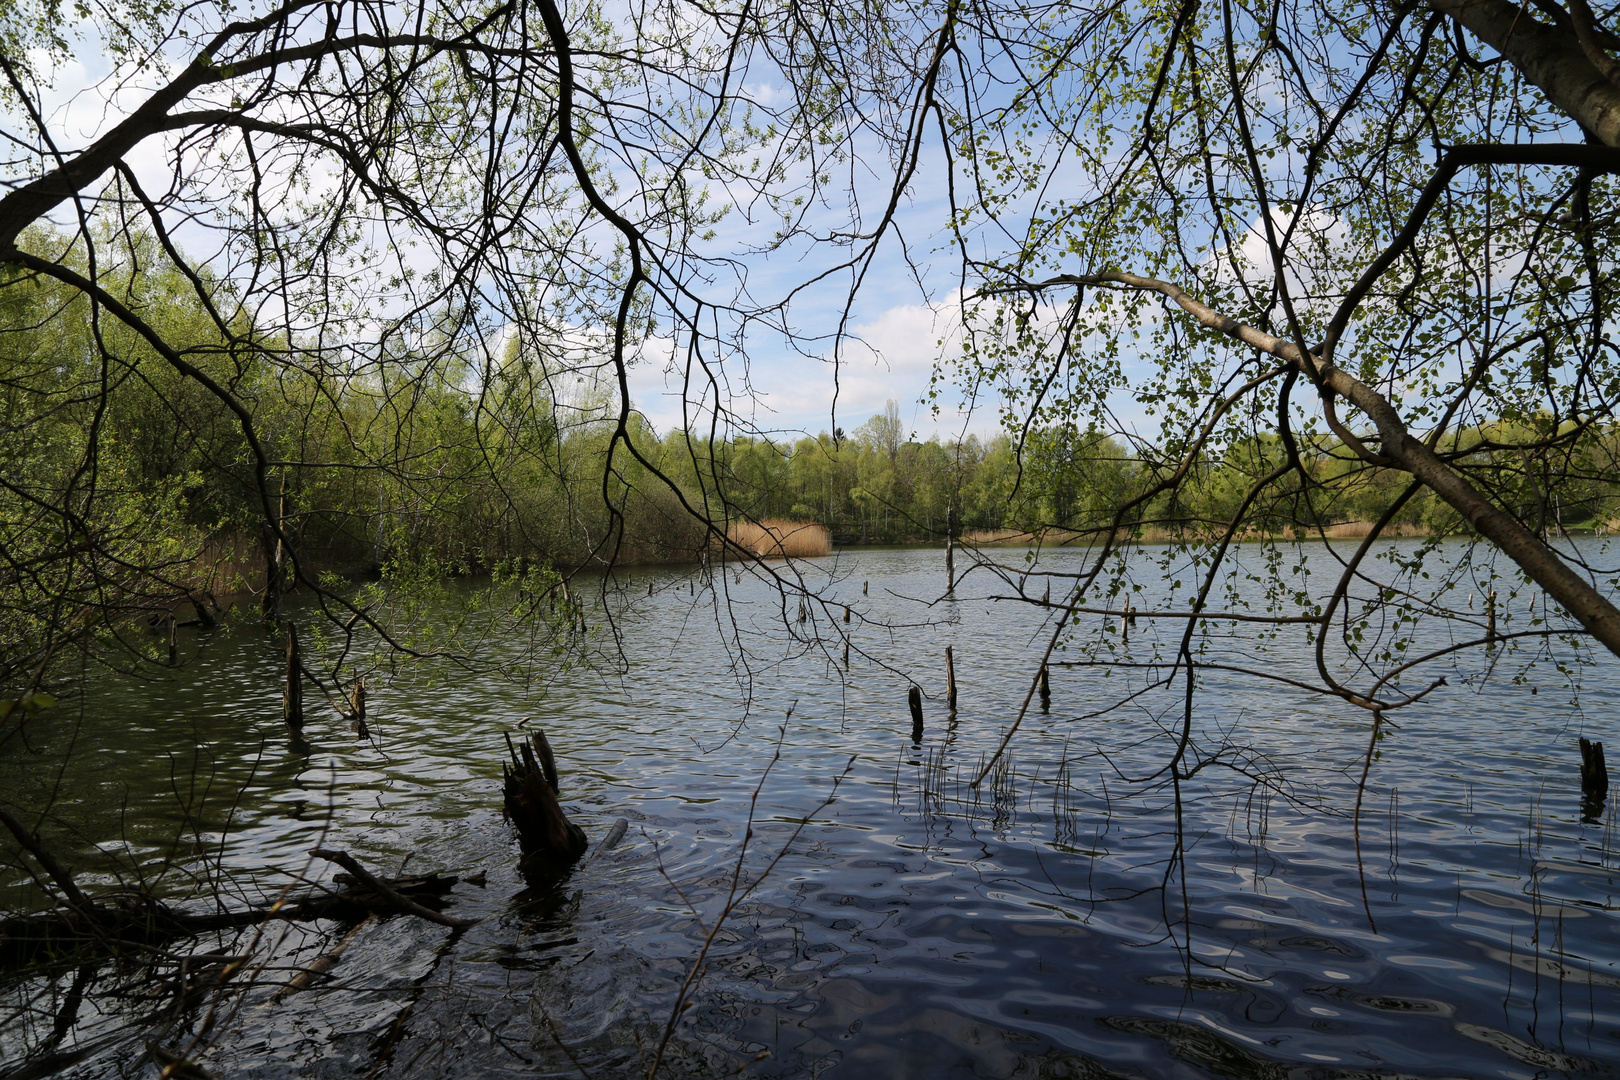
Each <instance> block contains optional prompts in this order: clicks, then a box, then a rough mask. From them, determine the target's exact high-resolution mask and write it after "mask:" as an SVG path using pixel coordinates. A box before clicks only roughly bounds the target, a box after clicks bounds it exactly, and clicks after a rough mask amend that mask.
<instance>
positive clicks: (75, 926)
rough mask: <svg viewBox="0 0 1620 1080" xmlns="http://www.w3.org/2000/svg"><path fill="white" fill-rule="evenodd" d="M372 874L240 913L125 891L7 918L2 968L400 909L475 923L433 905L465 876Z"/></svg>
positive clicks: (2, 923)
mask: <svg viewBox="0 0 1620 1080" xmlns="http://www.w3.org/2000/svg"><path fill="white" fill-rule="evenodd" d="M365 876H366V877H368V878H371V880H370V881H369V882H368V881H366V880H364V879H363V878H362V877H361V876H360V875H358V874H355V875H353V878H354V881H353V882H351V883H345V882H344V881H343V880H342V876H341V875H340V878H339V884H340V885H344V887H343V888H341V889H339V890H338V891H335V892H334V891H332V890H331V889H327V888H318V889H316V890H312V891H310V892H307V893H303V894H301V895H299V896H296V897H291V898H284V899H281V900H277V901H275V902H274V903H267V904H265V905H264V906H262V907H260V906H255V907H249V908H241V909H238V910H235V911H209V912H187V911H177V910H175V909H174V908H172V907H170V906H169V905H167V904H163V903H160V902H159V901H156V900H149V899H144V898H142V899H138V900H136V901H133V902H131V901H130V900H129V899H128V898H127V897H121V898H120V901H121V902H120V903H119V904H118V905H117V906H110V905H109V906H101V905H97V904H95V903H94V902H93V901H91V900H89V899H88V898H87V899H86V903H85V905H84V906H82V907H76V908H73V909H71V910H67V911H62V910H57V911H47V912H41V913H39V914H35V915H18V916H14V917H11V918H6V919H0V968H4V967H10V966H13V965H17V964H22V963H26V962H28V961H29V960H31V959H33V958H34V957H36V956H38V955H39V954H41V953H48V954H52V955H58V956H60V955H62V954H68V953H76V952H82V951H85V950H95V951H99V952H103V953H117V952H123V951H126V950H128V949H147V948H150V947H151V946H154V945H159V944H161V943H163V942H165V941H171V940H174V939H176V938H185V937H194V936H196V935H198V934H207V933H213V932H216V931H221V930H236V929H241V928H244V927H248V926H257V925H259V924H261V923H266V922H275V921H281V922H309V921H314V920H318V919H329V920H332V921H334V922H353V923H357V922H360V921H361V920H363V919H367V918H370V917H372V916H388V915H397V914H409V915H412V916H416V917H418V918H427V917H428V916H427V915H423V914H421V913H422V912H431V913H432V914H433V915H434V916H437V917H436V918H433V919H432V921H433V922H437V923H441V924H442V925H448V926H458V925H468V924H467V923H466V921H465V920H455V921H454V922H445V921H444V920H446V919H448V918H449V916H445V915H442V914H440V913H439V912H437V911H434V910H433V909H432V908H431V907H428V906H427V905H428V904H431V903H434V902H436V901H439V900H440V899H441V898H442V897H444V895H445V894H446V893H448V892H449V891H450V889H451V887H452V886H454V885H455V884H456V882H457V880H458V879H457V878H455V877H452V876H448V875H446V876H440V875H438V874H430V875H418V876H413V877H406V878H396V879H393V880H390V881H382V880H380V879H378V878H375V877H373V876H372V875H369V874H367V875H365ZM373 883H374V884H373ZM377 886H383V887H382V888H378V887H377ZM81 895H82V894H81Z"/></svg>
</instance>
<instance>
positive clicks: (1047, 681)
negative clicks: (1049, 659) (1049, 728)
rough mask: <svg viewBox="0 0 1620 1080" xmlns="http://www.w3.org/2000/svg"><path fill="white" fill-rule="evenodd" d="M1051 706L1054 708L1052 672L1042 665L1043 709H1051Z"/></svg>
mask: <svg viewBox="0 0 1620 1080" xmlns="http://www.w3.org/2000/svg"><path fill="white" fill-rule="evenodd" d="M1051 706H1052V680H1051V670H1050V669H1049V668H1048V667H1047V666H1046V665H1045V664H1042V665H1041V708H1042V709H1048V708H1051Z"/></svg>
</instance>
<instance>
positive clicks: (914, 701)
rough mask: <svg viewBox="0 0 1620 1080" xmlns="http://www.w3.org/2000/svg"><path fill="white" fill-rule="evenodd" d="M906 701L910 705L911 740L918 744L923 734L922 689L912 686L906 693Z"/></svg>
mask: <svg viewBox="0 0 1620 1080" xmlns="http://www.w3.org/2000/svg"><path fill="white" fill-rule="evenodd" d="M906 700H907V701H908V702H909V703H910V705H911V739H912V741H913V742H920V741H921V740H922V732H923V714H922V687H920V686H913V687H912V688H911V689H910V691H908V692H907V694H906Z"/></svg>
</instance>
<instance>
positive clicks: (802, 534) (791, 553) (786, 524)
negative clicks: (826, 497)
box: [726, 518, 832, 559]
mask: <svg viewBox="0 0 1620 1080" xmlns="http://www.w3.org/2000/svg"><path fill="white" fill-rule="evenodd" d="M726 536H727V537H728V538H729V539H730V540H731V542H732V543H734V544H737V545H738V546H740V547H742V548H745V549H747V550H748V551H750V552H752V553H753V555H754V556H755V558H760V559H807V558H812V557H814V556H817V555H831V554H832V534H831V533H830V532H828V531H827V527H826V526H825V525H818V524H817V523H816V522H814V521H788V520H787V519H785V518H764V519H762V520H760V521H757V522H754V521H739V522H736V523H735V524H733V525H732V526H731V527H730V528H728V529H727V530H726Z"/></svg>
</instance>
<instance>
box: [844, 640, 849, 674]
mask: <svg viewBox="0 0 1620 1080" xmlns="http://www.w3.org/2000/svg"><path fill="white" fill-rule="evenodd" d="M844 670H845V671H848V670H849V638H845V639H844Z"/></svg>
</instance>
